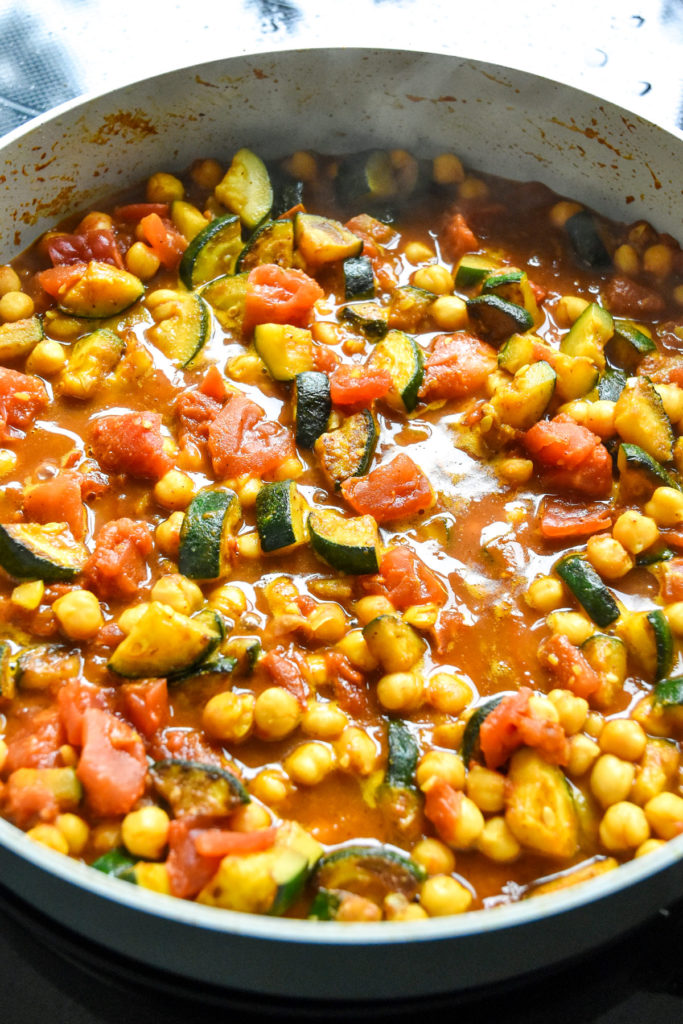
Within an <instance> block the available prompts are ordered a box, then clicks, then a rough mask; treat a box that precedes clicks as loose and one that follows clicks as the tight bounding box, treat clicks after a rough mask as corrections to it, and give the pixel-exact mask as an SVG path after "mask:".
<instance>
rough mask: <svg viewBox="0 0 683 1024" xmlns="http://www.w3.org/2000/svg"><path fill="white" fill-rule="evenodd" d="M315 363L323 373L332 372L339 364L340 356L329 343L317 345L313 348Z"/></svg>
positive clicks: (317, 368)
mask: <svg viewBox="0 0 683 1024" xmlns="http://www.w3.org/2000/svg"><path fill="white" fill-rule="evenodd" d="M313 364H314V366H315V368H316V370H320V371H321V373H332V371H333V370H334V369H335V368H336V367H337V366H339V356H338V355H337V353H336V352H335V351H334V349H332V348H330V346H329V345H316V346H315V348H314V349H313Z"/></svg>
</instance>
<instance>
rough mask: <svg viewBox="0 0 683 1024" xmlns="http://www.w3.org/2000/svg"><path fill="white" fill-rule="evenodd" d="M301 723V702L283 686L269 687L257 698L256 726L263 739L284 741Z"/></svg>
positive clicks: (255, 708)
mask: <svg viewBox="0 0 683 1024" xmlns="http://www.w3.org/2000/svg"><path fill="white" fill-rule="evenodd" d="M300 721H301V708H300V707H299V702H298V700H297V699H296V697H295V696H294V694H292V693H290V692H289V690H285V689H284V687H282V686H269V687H268V689H266V690H263V691H262V692H261V693H260V694H259V695H258V697H257V698H256V703H255V704H254V724H255V726H256V731H257V732H258V734H259V736H260V737H261V739H264V740H282V739H284V738H285V736H288V735H289V734H290V733H291V732H294V730H295V729H296V727H297V726H298V724H299V722H300Z"/></svg>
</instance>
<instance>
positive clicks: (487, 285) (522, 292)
mask: <svg viewBox="0 0 683 1024" xmlns="http://www.w3.org/2000/svg"><path fill="white" fill-rule="evenodd" d="M481 293H482V295H499V296H500V297H501V298H502V299H507V300H508V302H514V303H515V305H517V306H522V307H523V308H524V309H526V311H527V313H529V314H530V316H531V317H532V319H533V321H534V323H537V322H538V320H539V312H538V306H537V304H536V299H535V297H534V293H533V291H532V289H531V285H530V284H529V278H528V276H527V273H526V271H524V270H518V269H517V268H516V267H506V268H500V269H499V270H493V271H491V273H490V274H488V275H487V276H486V277H485V278H484V280H483V281H482V285H481Z"/></svg>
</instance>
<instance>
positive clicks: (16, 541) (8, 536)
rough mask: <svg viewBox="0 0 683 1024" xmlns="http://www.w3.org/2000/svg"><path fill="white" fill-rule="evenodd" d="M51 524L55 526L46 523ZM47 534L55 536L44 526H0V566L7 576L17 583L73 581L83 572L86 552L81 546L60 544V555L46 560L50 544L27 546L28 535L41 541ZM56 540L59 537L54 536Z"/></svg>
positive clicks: (54, 555)
mask: <svg viewBox="0 0 683 1024" xmlns="http://www.w3.org/2000/svg"><path fill="white" fill-rule="evenodd" d="M53 525H56V524H47V526H53ZM29 528H30V529H29ZM49 532H52V533H53V534H56V531H54V530H52V531H48V530H47V529H46V527H45V526H43V527H40V526H36V525H35V524H33V523H27V524H22V523H4V524H0V566H2V568H3V569H4V570H5V572H6V573H8V575H10V576H11V577H13V578H14V579H19V580H21V579H41V580H49V581H50V582H62V581H66V580H72V579H73V578H74V577H75V576H77V575H78V573H79V572H80V571H81V570H82V569H83V566H84V565H85V563H86V561H87V557H88V552H87V550H86V549H85V547H83V545H82V544H79V543H77V542H75V541H73V540H71V542H70V543H63V544H62V545H61V546H60V547H61V554H60V555H58V554H57V551H55V553H54V554H53V555H52V557H48V553H49V549H50V544H49V543H46V544H45V545H44V546H42V545H41V546H39V547H38V549H37V550H35V549H34V547H32V546H31V545H30V544H29V540H30V536H31V533H34V534H36V536H37V537H38V538H40V536H42V535H46V534H49ZM56 539H58V538H57V537H55V540H56ZM54 543H55V542H54V541H53V544H54ZM56 546H57V545H56V544H55V547H56ZM41 547H42V548H43V550H42V551H41Z"/></svg>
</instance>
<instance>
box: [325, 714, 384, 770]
mask: <svg viewBox="0 0 683 1024" xmlns="http://www.w3.org/2000/svg"><path fill="white" fill-rule="evenodd" d="M334 749H335V751H336V754H337V763H338V765H339V767H340V768H342V769H343V770H344V771H347V772H351V773H353V774H354V775H370V774H371V773H372V772H373V771H374V770H375V768H376V767H377V758H378V750H377V746H376V744H375V741H374V740H373V738H372V736H369V735H368V733H367V732H365V730H363V729H359V728H358V727H357V726H354V725H349V726H347V727H346V728H345V729H344V731H343V732H342V734H341V736H340V737H339V739H337V740H336V741H335V744H334Z"/></svg>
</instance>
